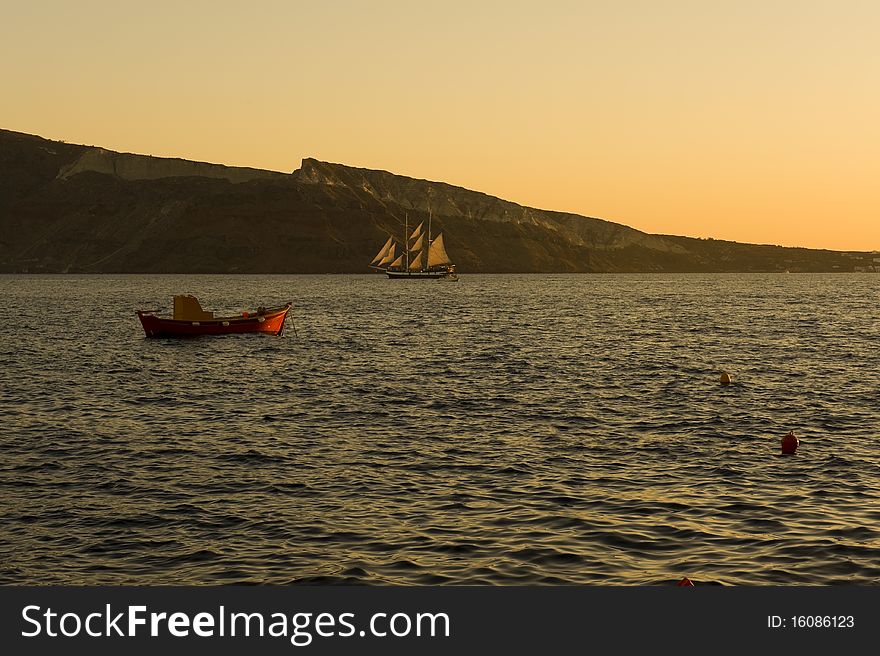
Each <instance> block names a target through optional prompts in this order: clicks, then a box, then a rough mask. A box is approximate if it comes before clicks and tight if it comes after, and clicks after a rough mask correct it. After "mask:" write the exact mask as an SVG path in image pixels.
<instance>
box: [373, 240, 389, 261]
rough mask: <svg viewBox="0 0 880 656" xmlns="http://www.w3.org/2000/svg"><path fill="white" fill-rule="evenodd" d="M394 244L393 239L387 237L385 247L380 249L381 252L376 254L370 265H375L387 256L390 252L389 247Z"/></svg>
mask: <svg viewBox="0 0 880 656" xmlns="http://www.w3.org/2000/svg"><path fill="white" fill-rule="evenodd" d="M393 243H394V238H393V237H389V238H388V241H386V242H385V245H384V246H383V247H382V248H381V250H380V251H379V252H378V253H377V254H376V257H374V258H373V261H372V262H370V264H376V262H378V261H379V260H381V259H383V258H385V257H386V256H387V255H388V251H389V250H391V246H392V244H393Z"/></svg>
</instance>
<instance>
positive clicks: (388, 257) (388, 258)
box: [378, 244, 397, 266]
mask: <svg viewBox="0 0 880 656" xmlns="http://www.w3.org/2000/svg"><path fill="white" fill-rule="evenodd" d="M396 251H397V244H391V250H389V251H388V254H387V255H386V256H385V257H383V258H382V259H381V260H379V264H378V266H384V265H386V264H388V263H389V262H391V261H392V260H393V259H394V253H395V252H396Z"/></svg>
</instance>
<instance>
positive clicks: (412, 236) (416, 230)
mask: <svg viewBox="0 0 880 656" xmlns="http://www.w3.org/2000/svg"><path fill="white" fill-rule="evenodd" d="M423 225H425V222H424V221H422V222H421V223H420V224H419V225H418V226H417V227H416V229H415V230H413V233H412V234H411V235H410V236H409V238H410V239H415V238H416V237H418V236H419V235H420V234H422V226H423Z"/></svg>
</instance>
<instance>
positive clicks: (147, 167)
mask: <svg viewBox="0 0 880 656" xmlns="http://www.w3.org/2000/svg"><path fill="white" fill-rule="evenodd" d="M429 208H430V210H431V214H432V217H433V228H434V231H435V232H437V231H440V230H442V231H443V232H444V234H445V237H446V243H447V249H448V251H449V253H450V254H451V256H452V257H453V259H454V260H455V261H456V263H457V265H458V268H459V270H460V271H462V272H542V271H543V272H582V271H782V270H786V269H788V270H792V271H797V270H804V271H838V270H847V271H849V270H852V269H853V267H854V266H857V265H859V264H861V263H863V261H867V256H866V255H864V254H847V253H837V252H832V251H815V250H807V249H791V248H781V247H777V246H754V245H750V244H738V243H734V242H724V241H714V240H699V239H689V238H686V237H672V236H664V235H650V234H646V233H644V232H640V231H638V230H634V229H632V228H629V227H627V226H623V225H620V224H617V223H612V222H610V221H604V220H602V219H597V218H592V217H583V216H577V215H573V214H565V213H560V212H551V211H545V210H538V209H534V208H530V207H523V206H521V205H518V204H516V203H512V202H509V201H505V200H502V199H499V198H494V197H492V196H489V195H486V194H483V193H479V192H475V191H470V190H467V189H462V188H460V187H455V186H452V185H449V184H445V183H442V182H429V181H427V180H418V179H414V178H408V177H405V176H399V175H394V174H392V173H388V172H386V171H374V170H368V169H359V168H354V167H349V166H343V165H341V164H330V163H326V162H320V161H317V160H314V159H306V160H304V161H303V163H302V167H301V168H300V169H298V170H296V171H294V172H292V173H290V174H284V173H277V172H273V171H261V170H257V169H248V168H236V167H227V166H222V165H218V164H207V163H203V162H191V161H187V160H181V159H170V158H158V157H148V156H143V155H133V154H127V153H115V152H112V151H107V150H104V149H101V148H95V147H90V146H77V145H72V144H66V143H63V142H57V141H49V140H45V139H41V138H40V137H36V136H32V135H26V134H21V133H16V132H9V131H2V130H0V271H3V272H23V271H27V272H277V273H288V272H289V273H323V272H366V271H368V269H367V264H368V263H369V261H370V260H371V259H372V257H373V255H374V254H375V252H376V251H377V250H378V248H379V246H380V245H381V244H382V242H384V240H385V239H386V238H387V236H388V234H390V233H393V234H400V233H402V230H403V222H404V217H408V218H409V221H410V222H411V223H415V222H417V221H420V220H422V219H426V218H427V217H428V211H429Z"/></svg>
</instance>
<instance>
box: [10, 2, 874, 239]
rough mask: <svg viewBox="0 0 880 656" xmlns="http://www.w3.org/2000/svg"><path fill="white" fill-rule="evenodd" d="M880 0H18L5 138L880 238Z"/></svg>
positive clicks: (697, 228)
mask: <svg viewBox="0 0 880 656" xmlns="http://www.w3.org/2000/svg"><path fill="white" fill-rule="evenodd" d="M878 34H880V2H873V1H867V0H865V1H859V0H838V1H836V2H831V1H824V0H822V1H815V0H803V1H801V2H796V1H788V0H784V1H783V0H761V1H753V0H737V1H735V2H734V1H726V0H723V1H712V0H707V1H685V0H668V1H647V0H630V1H627V0H619V1H601V2H591V1H589V0H584V1H582V2H553V1H552V0H545V1H542V2H529V1H527V2H517V1H516V0H510V1H508V2H480V1H478V0H472V1H471V2H458V1H452V0H445V1H443V2H419V1H412V2H404V1H390V0H387V1H383V0H372V1H366V0H365V1H362V2H357V1H348V2H342V1H334V0H327V1H326V2H314V1H309V2H298V1H296V0H285V1H281V0H278V1H260V0H254V1H253V2H250V3H245V2H225V1H223V0H216V1H214V2H207V1H205V2H202V1H186V0H177V1H175V2H166V1H164V0H162V1H152V2H131V1H128V0H116V1H114V2H108V1H99V0H79V1H77V2H61V1H55V2H47V1H41V0H33V1H28V2H25V1H20V2H9V1H6V2H4V3H3V19H2V21H0V72H2V80H3V83H2V84H3V93H2V103H0V127H2V128H6V129H10V130H18V131H21V132H28V133H33V134H39V135H41V136H44V137H47V138H51V139H63V140H65V141H68V142H72V143H85V144H95V145H100V146H104V147H107V148H111V149H113V150H121V151H128V152H136V153H145V154H153V155H162V156H173V157H184V158H187V159H195V160H204V161H211V162H220V163H225V164H231V165H242V166H253V167H259V168H268V169H275V170H280V171H291V170H293V169H295V168H298V166H299V162H300V160H301V159H302V158H303V157H317V158H319V159H323V160H327V161H334V162H341V163H345V164H349V165H353V166H363V167H368V168H380V169H386V170H389V171H393V172H395V173H400V174H404V175H410V176H413V177H418V178H428V179H432V180H443V181H446V182H450V183H452V184H456V185H460V186H464V187H468V188H470V189H475V190H479V191H484V192H486V193H489V194H492V195H495V196H500V197H502V198H506V199H509V200H513V201H516V202H519V203H522V204H525V205H531V206H535V207H540V208H544V209H555V210H564V211H571V212H577V213H580V214H586V215H590V216H599V217H602V218H605V219H609V220H612V221H617V222H620V223H625V224H627V225H631V226H633V227H635V228H639V229H641V230H645V231H648V232H659V233H669V234H683V235H691V236H699V237H709V236H711V237H715V238H719V239H733V240H737V241H749V242H760V243H774V244H783V245H793V246H810V247H819V248H834V249H852V250H872V249H880V182H878V177H880V175H878V174H880V161H878V159H880V38H878Z"/></svg>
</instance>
